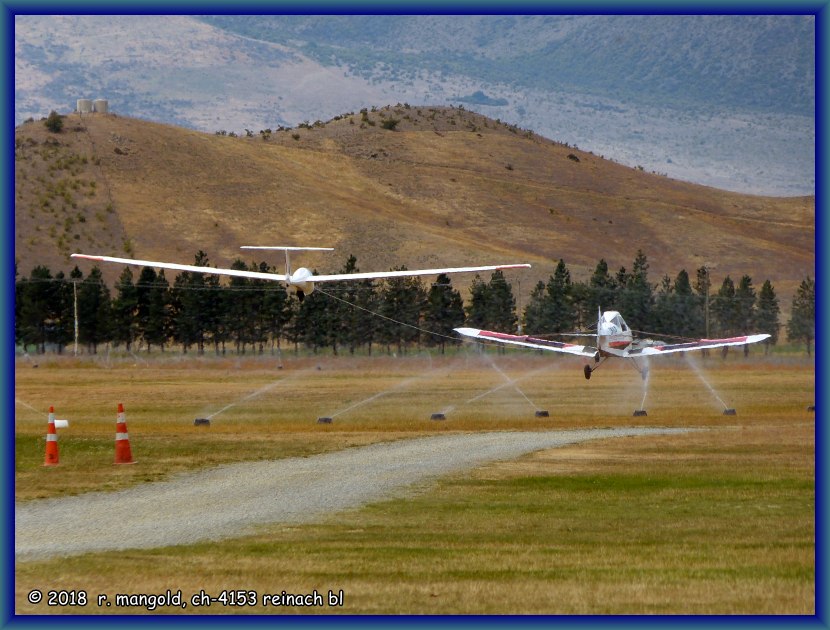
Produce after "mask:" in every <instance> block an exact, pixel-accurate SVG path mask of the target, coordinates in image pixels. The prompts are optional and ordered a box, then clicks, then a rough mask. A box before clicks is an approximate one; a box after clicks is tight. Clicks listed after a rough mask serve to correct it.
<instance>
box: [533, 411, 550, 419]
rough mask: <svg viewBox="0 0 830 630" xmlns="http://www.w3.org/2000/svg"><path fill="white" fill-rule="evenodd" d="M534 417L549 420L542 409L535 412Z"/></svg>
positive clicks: (546, 413) (547, 414)
mask: <svg viewBox="0 0 830 630" xmlns="http://www.w3.org/2000/svg"><path fill="white" fill-rule="evenodd" d="M536 417H537V418H549V417H550V414H549V413H548V412H547V411H545V410H544V409H540V410H539V411H537V412H536Z"/></svg>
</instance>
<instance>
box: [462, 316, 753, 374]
mask: <svg viewBox="0 0 830 630" xmlns="http://www.w3.org/2000/svg"><path fill="white" fill-rule="evenodd" d="M455 332H457V333H458V334H460V335H463V336H465V337H471V338H473V339H477V340H480V341H494V342H497V343H504V344H510V345H514V346H524V347H526V348H537V349H539V350H549V351H552V352H564V353H566V354H575V355H577V356H582V357H589V358H591V359H593V360H594V363H596V364H599V363H600V361H601V360H602V361H604V360H605V359H607V358H609V357H618V358H621V359H631V360H632V361H633V364H634V366H635V367H636V368H637V369H638V370H639V371H640V374H641V375H642V376H643V378H645V377H646V374H648V367H647V366H645V367H639V366H638V362H637V359H638V358H641V357H651V356H657V355H661V354H671V353H673V352H690V351H692V350H701V349H706V348H721V347H724V346H742V345H744V344H748V343H758V342H759V341H764V339H768V338H769V337H770V335H767V334H755V335H742V336H739V337H728V338H725V339H697V340H693V341H687V342H683V343H663V342H659V341H651V340H641V339H635V338H634V336H633V334H632V333H633V331H632V330H631V329H630V328H629V327H628V325H627V324H626V323H625V320H624V319H623V318H622V316H621V315H620V314H619V313H618V312H617V311H605V312H601V311H599V312H598V319H597V332H596V335H595V336H594V335H592V336H594V337H595V339H596V340H597V345H596V347H592V346H580V345H577V344H573V343H565V342H561V341H550V340H548V339H540V338H538V337H530V336H528V335H510V334H506V333H500V332H493V331H490V330H479V329H477V328H456V329H455ZM597 367H599V366H598V365H597V366H596V367H592V366H591V365H590V364H587V365H585V366H584V367H583V372H584V373H585V378H586V379H589V378H591V373H592V372H593V371H594V370H596V369H597Z"/></svg>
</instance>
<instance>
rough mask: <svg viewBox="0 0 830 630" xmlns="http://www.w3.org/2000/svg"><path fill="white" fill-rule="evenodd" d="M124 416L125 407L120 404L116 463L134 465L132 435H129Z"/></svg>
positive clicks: (117, 423)
mask: <svg viewBox="0 0 830 630" xmlns="http://www.w3.org/2000/svg"><path fill="white" fill-rule="evenodd" d="M124 416H125V414H124V405H123V404H121V403H118V416H117V417H116V419H115V463H116V464H134V463H135V462H134V461H133V454H132V451H131V450H130V434H129V433H127V421H126V420H125V417H124Z"/></svg>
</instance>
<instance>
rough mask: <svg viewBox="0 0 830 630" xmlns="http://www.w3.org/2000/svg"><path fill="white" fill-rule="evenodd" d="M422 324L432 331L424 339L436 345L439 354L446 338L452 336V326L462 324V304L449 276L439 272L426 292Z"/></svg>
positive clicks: (445, 343) (442, 351) (445, 342)
mask: <svg viewBox="0 0 830 630" xmlns="http://www.w3.org/2000/svg"><path fill="white" fill-rule="evenodd" d="M424 325H425V326H426V328H427V330H429V331H430V332H432V333H434V334H433V335H430V336H429V338H428V339H427V340H426V341H427V343H428V344H430V345H438V346H440V348H441V354H444V347H445V346H446V345H447V339H448V338H450V339H452V338H453V328H457V327H459V326H463V325H464V304H463V300H462V299H461V294H460V293H459V292H458V291H456V290H455V289H453V288H452V283H451V282H450V278H449V276H448V275H446V274H441V275H439V276H438V278H437V279H436V280H435V282H434V283H433V284H432V286H431V287H430V290H429V292H428V293H427V306H426V311H425V313H424Z"/></svg>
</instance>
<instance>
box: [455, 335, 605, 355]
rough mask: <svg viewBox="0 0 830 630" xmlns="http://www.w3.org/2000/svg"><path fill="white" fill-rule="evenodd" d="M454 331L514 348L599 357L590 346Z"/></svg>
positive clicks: (514, 336)
mask: <svg viewBox="0 0 830 630" xmlns="http://www.w3.org/2000/svg"><path fill="white" fill-rule="evenodd" d="M454 330H455V332H457V333H458V334H460V335H464V336H465V337H472V338H474V339H481V340H489V341H497V342H499V343H507V344H511V345H514V346H524V347H525V348H537V349H539V350H551V351H553V352H564V353H566V354H575V355H578V356H580V357H590V358H592V359H594V358H596V357H598V356H599V354H598V353H599V351H598V350H597V349H596V348H594V347H592V346H580V345H576V344H573V343H563V342H561V341H550V340H549V339H539V338H538V337H530V336H529V335H508V334H507V333H500V332H493V331H490V330H479V329H478V328H455V329H454Z"/></svg>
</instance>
